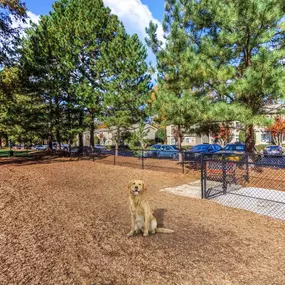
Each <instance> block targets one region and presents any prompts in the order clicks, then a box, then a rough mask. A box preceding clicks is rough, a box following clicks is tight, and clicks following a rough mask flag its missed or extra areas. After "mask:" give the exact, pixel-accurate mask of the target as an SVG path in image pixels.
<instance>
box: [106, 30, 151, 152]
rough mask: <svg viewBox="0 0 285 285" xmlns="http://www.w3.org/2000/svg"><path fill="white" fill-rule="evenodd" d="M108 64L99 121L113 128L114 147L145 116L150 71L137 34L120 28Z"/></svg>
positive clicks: (142, 120) (144, 49)
mask: <svg viewBox="0 0 285 285" xmlns="http://www.w3.org/2000/svg"><path fill="white" fill-rule="evenodd" d="M110 50H111V51H112V52H111V54H110V56H109V61H110V63H109V66H111V68H112V74H113V76H112V80H110V81H109V82H108V83H107V84H106V95H105V98H104V104H103V107H104V108H103V116H102V117H101V118H102V121H103V122H104V123H105V124H106V125H107V126H108V127H113V128H115V130H116V131H115V132H114V138H115V142H116V149H118V144H119V142H120V140H121V137H122V132H125V131H128V130H129V129H130V128H131V125H132V124H135V123H140V124H143V122H144V120H145V119H146V116H147V112H146V108H147V106H146V101H147V98H148V94H149V90H150V88H151V85H150V74H149V73H148V66H147V64H146V57H147V52H146V48H145V47H144V46H143V45H142V43H141V42H140V40H139V38H138V36H137V35H133V36H129V35H127V34H126V33H124V32H122V33H121V36H120V37H117V38H116V40H114V41H113V42H112V45H111V47H110Z"/></svg>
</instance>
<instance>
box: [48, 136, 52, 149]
mask: <svg viewBox="0 0 285 285" xmlns="http://www.w3.org/2000/svg"><path fill="white" fill-rule="evenodd" d="M48 148H49V150H52V135H51V133H49V135H48Z"/></svg>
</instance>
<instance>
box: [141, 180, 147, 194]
mask: <svg viewBox="0 0 285 285" xmlns="http://www.w3.org/2000/svg"><path fill="white" fill-rule="evenodd" d="M142 186H143V191H144V192H146V191H147V187H146V185H145V183H144V182H142Z"/></svg>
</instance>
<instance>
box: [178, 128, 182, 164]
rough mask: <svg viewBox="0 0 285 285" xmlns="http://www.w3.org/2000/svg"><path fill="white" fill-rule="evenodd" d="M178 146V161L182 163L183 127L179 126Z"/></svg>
mask: <svg viewBox="0 0 285 285" xmlns="http://www.w3.org/2000/svg"><path fill="white" fill-rule="evenodd" d="M177 145H178V148H179V154H178V161H179V162H182V159H183V158H182V146H181V145H182V135H181V126H180V125H179V126H177Z"/></svg>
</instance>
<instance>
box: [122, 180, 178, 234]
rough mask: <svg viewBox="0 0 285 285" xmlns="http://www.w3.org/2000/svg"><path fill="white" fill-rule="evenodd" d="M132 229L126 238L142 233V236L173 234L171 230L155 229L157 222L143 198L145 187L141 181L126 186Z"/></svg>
mask: <svg viewBox="0 0 285 285" xmlns="http://www.w3.org/2000/svg"><path fill="white" fill-rule="evenodd" d="M127 190H128V193H129V202H130V211H131V219H132V228H131V231H130V232H129V233H128V236H133V235H134V234H135V233H139V232H143V235H144V236H148V234H149V233H152V234H154V233H155V232H157V233H173V232H174V231H173V230H170V229H164V228H157V221H156V219H155V217H154V216H153V214H152V211H151V208H150V206H149V203H148V201H147V199H146V197H145V192H146V187H145V184H144V182H143V181H141V180H134V181H131V182H130V183H129V184H128V187H127Z"/></svg>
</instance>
